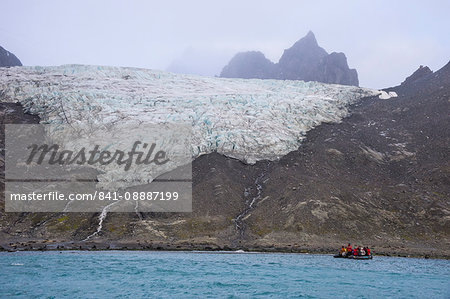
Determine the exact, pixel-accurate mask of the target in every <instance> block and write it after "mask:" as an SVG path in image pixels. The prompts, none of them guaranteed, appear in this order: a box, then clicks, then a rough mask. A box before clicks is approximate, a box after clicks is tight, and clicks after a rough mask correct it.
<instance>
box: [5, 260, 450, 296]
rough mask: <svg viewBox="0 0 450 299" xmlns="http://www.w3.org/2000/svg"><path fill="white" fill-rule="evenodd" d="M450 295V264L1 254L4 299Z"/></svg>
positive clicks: (385, 261) (415, 261)
mask: <svg viewBox="0 0 450 299" xmlns="http://www.w3.org/2000/svg"><path fill="white" fill-rule="evenodd" d="M269 296H270V297H280V298H290V297H297V298H298V297H321V298H336V297H337V298H342V297H345V298H353V297H358V298H386V297H387V298H389V297H390V298H411V297H415V298H450V261H446V260H424V259H413V258H394V257H377V256H375V257H374V259H373V260H370V261H354V260H346V259H334V258H333V257H332V256H330V255H308V254H273V253H212V252H208V253H205V252H198V253H196V252H145V251H103V252H102V251H99V252H83V251H63V252H58V251H54V252H15V253H0V298H11V297H23V298H61V297H67V298H182V297H189V298H205V297H209V298H216V297H220V298H258V297H269Z"/></svg>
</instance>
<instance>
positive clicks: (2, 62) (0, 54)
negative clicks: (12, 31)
mask: <svg viewBox="0 0 450 299" xmlns="http://www.w3.org/2000/svg"><path fill="white" fill-rule="evenodd" d="M21 65H22V62H20V60H19V59H18V58H17V57H16V56H15V55H14V54H13V53H11V52H9V51H7V50H5V49H4V48H2V47H1V46H0V67H3V66H21Z"/></svg>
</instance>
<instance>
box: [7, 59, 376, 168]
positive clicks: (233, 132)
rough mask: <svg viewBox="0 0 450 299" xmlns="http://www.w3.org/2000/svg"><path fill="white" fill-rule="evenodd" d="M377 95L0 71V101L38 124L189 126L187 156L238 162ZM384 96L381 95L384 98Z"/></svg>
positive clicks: (137, 74) (326, 88)
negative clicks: (189, 153) (36, 117)
mask: <svg viewBox="0 0 450 299" xmlns="http://www.w3.org/2000/svg"><path fill="white" fill-rule="evenodd" d="M379 94H381V92H380V91H378V90H373V89H367V88H360V87H355V86H343V85H336V84H324V83H318V82H303V81H281V80H258V79H251V80H248V79H225V78H209V77H199V76H193V75H180V74H173V73H168V72H163V71H156V70H146V69H138V68H124V67H103V66H87V65H63V66H57V67H14V68H1V69H0V100H2V101H9V102H20V103H21V104H22V105H23V107H24V109H25V110H26V111H27V112H30V113H33V114H38V115H39V116H40V118H41V123H53V124H54V123H69V124H70V125H71V126H78V125H80V126H81V125H86V124H88V125H90V126H92V127H93V128H99V129H101V128H102V127H105V126H108V125H110V124H114V123H118V122H120V123H127V124H130V125H132V124H140V123H150V124H151V123H167V122H177V123H188V124H191V125H192V128H193V138H192V157H193V158H196V157H198V156H200V155H202V154H207V153H211V152H214V151H217V152H218V153H220V154H223V155H226V156H229V157H232V158H237V159H239V160H241V161H243V162H245V163H255V162H256V161H258V160H262V159H269V160H274V159H278V158H280V157H281V156H283V155H285V154H287V153H288V152H290V151H293V150H296V149H297V148H298V146H299V144H300V142H301V141H302V139H303V138H304V137H305V134H306V132H307V131H309V130H310V129H312V128H313V127H315V126H317V125H319V124H320V123H323V122H339V121H340V120H341V119H342V118H343V117H345V116H347V115H348V109H347V107H348V106H349V105H350V104H352V103H354V102H356V101H358V100H359V99H361V98H362V97H365V96H374V95H379ZM384 96H385V95H384V94H383V97H384Z"/></svg>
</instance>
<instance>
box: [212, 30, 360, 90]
mask: <svg viewBox="0 0 450 299" xmlns="http://www.w3.org/2000/svg"><path fill="white" fill-rule="evenodd" d="M246 53H247V54H246V55H243V54H242V53H238V54H236V55H235V57H233V58H232V59H231V60H230V62H229V63H228V65H226V66H225V67H224V68H223V70H222V72H221V74H220V76H221V77H226V78H246V79H249V78H259V79H280V80H303V81H318V82H323V83H336V84H343V85H355V86H358V84H359V81H358V73H357V72H356V70H355V69H350V68H349V67H348V64H347V57H346V56H345V54H344V53H336V52H333V53H331V54H328V53H327V51H325V49H323V48H321V47H320V46H319V44H318V43H317V40H316V37H315V35H314V33H313V32H312V31H309V32H308V33H307V34H306V35H305V36H304V37H303V38H301V39H299V40H298V41H297V42H295V44H294V45H293V46H292V47H290V48H289V49H286V50H284V52H283V55H282V56H281V58H280V60H279V62H278V63H273V62H271V61H270V60H268V59H266V58H265V57H264V55H263V54H262V53H261V52H258V53H260V55H259V56H260V59H258V60H256V59H255V57H256V55H254V54H252V55H250V53H255V52H246ZM261 57H263V59H262V58H261ZM237 58H239V59H237Z"/></svg>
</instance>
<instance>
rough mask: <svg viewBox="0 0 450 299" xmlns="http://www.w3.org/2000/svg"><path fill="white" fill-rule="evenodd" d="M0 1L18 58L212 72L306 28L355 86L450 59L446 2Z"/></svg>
mask: <svg viewBox="0 0 450 299" xmlns="http://www.w3.org/2000/svg"><path fill="white" fill-rule="evenodd" d="M0 7H1V9H2V12H1V17H0V45H1V46H3V47H4V48H5V49H7V50H9V51H11V52H13V53H14V54H16V55H17V56H18V57H19V59H20V60H21V61H22V63H23V64H24V65H60V64H68V63H82V64H98V65H118V66H135V67H144V68H154V69H167V68H168V67H169V66H170V65H171V64H172V62H173V61H174V60H178V62H180V60H181V61H182V62H185V64H188V66H187V68H191V69H192V68H193V67H194V68H195V69H194V71H195V72H196V73H201V74H209V75H213V74H215V73H219V72H220V68H221V66H222V64H225V63H226V62H227V61H228V59H229V58H231V56H232V55H233V54H234V53H235V52H237V51H245V50H261V51H262V52H263V53H264V54H265V55H266V56H267V57H268V58H269V59H271V60H272V61H274V62H276V61H278V59H279V58H280V56H281V54H282V53H283V50H284V49H286V48H288V47H290V46H291V45H292V44H293V43H294V42H295V41H297V40H298V39H299V38H301V37H303V36H304V35H305V34H306V33H307V32H308V30H312V31H313V32H314V33H315V35H316V38H317V40H318V42H319V45H321V46H322V47H323V48H325V50H327V51H328V52H332V51H336V52H344V53H345V54H346V55H347V59H348V62H349V65H350V67H352V68H356V69H357V70H358V73H359V79H360V84H361V86H367V87H376V88H381V87H388V86H393V85H397V84H398V83H400V82H401V81H402V80H403V79H404V78H405V76H407V75H409V74H410V73H411V72H412V71H414V70H415V69H416V68H417V67H418V66H419V65H421V64H423V65H428V66H429V67H430V68H431V69H433V70H436V69H438V68H440V67H442V66H443V65H444V64H445V63H447V62H448V60H449V59H450V57H449V53H450V34H449V33H450V18H449V17H448V12H449V11H450V1H445V0H444V1H392V0H391V1H243V0H240V1H239V0H227V1H125V0H123V1H110V0H100V1H57V0H54V1H50V0H40V1H31V0H30V1H23V0H1V5H0ZM189 59H191V60H192V61H191V63H190V64H191V65H189V61H187V62H186V60H189ZM177 64H178V65H179V64H180V63H177Z"/></svg>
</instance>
